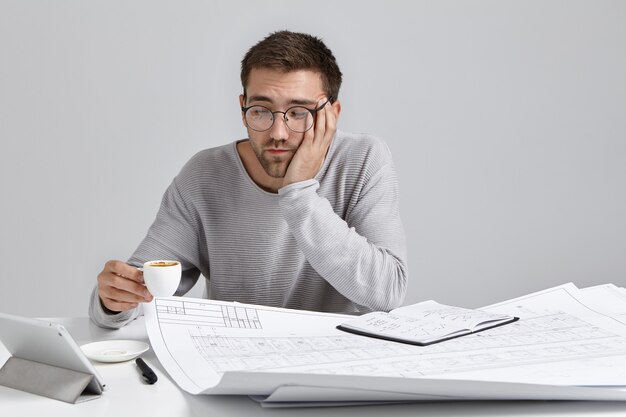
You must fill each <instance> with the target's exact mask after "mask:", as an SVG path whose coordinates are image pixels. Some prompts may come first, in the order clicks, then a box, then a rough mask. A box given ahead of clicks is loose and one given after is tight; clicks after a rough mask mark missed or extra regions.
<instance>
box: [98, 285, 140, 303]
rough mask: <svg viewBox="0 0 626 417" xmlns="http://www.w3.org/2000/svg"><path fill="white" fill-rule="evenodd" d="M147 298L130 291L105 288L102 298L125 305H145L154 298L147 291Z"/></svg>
mask: <svg viewBox="0 0 626 417" xmlns="http://www.w3.org/2000/svg"><path fill="white" fill-rule="evenodd" d="M146 294H147V296H143V295H139V294H137V293H133V292H130V291H126V290H122V289H120V288H116V287H108V288H105V289H104V290H103V291H102V293H101V296H102V297H104V298H110V299H111V300H114V301H118V302H125V303H143V302H146V301H151V300H152V296H151V295H150V293H149V292H147V291H146Z"/></svg>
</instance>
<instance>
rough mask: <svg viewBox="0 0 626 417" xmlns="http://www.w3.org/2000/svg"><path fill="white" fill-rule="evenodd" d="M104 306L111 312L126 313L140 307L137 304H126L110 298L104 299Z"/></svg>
mask: <svg viewBox="0 0 626 417" xmlns="http://www.w3.org/2000/svg"><path fill="white" fill-rule="evenodd" d="M102 304H104V306H105V307H106V308H108V309H109V310H111V311H126V310H130V309H133V308H136V307H137V306H138V305H139V304H137V303H125V302H121V301H116V300H112V299H110V298H103V299H102Z"/></svg>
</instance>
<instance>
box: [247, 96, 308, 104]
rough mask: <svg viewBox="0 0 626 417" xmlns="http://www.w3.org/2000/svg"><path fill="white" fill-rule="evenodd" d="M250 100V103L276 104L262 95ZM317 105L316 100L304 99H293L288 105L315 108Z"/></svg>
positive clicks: (252, 97) (251, 97)
mask: <svg viewBox="0 0 626 417" xmlns="http://www.w3.org/2000/svg"><path fill="white" fill-rule="evenodd" d="M248 99H249V101H263V102H266V103H270V104H273V103H274V100H272V99H271V98H269V97H267V96H262V95H255V96H250V97H249V98H248ZM316 104H317V102H315V101H314V100H307V99H302V98H292V99H291V100H289V101H288V102H287V105H297V106H305V105H309V106H315V105H316Z"/></svg>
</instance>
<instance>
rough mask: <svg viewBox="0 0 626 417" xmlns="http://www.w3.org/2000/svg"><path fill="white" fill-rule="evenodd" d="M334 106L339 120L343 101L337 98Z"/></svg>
mask: <svg viewBox="0 0 626 417" xmlns="http://www.w3.org/2000/svg"><path fill="white" fill-rule="evenodd" d="M332 106H333V109H334V110H335V114H336V115H337V120H339V113H341V102H340V101H339V100H335V102H334V103H333V104H332Z"/></svg>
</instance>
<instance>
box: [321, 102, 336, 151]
mask: <svg viewBox="0 0 626 417" xmlns="http://www.w3.org/2000/svg"><path fill="white" fill-rule="evenodd" d="M326 108H328V111H327V112H326V113H324V116H325V117H326V129H325V132H324V133H325V135H324V140H325V142H326V143H328V144H330V142H331V140H332V139H333V137H334V136H335V132H337V113H336V112H335V108H334V107H333V106H332V104H330V102H329V103H328V104H327V105H326V106H324V109H326Z"/></svg>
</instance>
